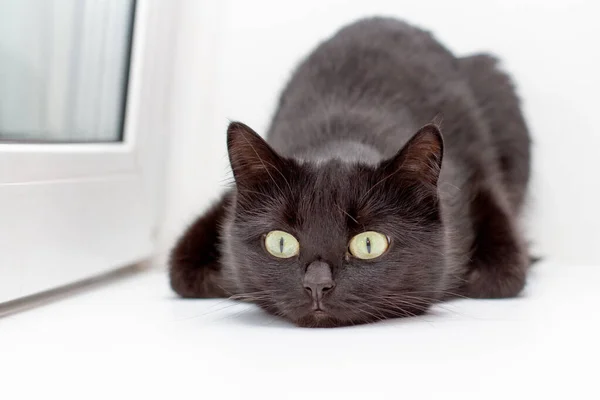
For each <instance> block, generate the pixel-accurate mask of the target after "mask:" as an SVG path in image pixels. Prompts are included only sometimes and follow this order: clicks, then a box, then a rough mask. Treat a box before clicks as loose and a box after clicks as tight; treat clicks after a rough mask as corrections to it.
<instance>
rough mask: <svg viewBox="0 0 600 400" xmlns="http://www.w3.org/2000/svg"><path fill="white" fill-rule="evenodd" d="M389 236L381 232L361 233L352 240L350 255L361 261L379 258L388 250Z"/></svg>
mask: <svg viewBox="0 0 600 400" xmlns="http://www.w3.org/2000/svg"><path fill="white" fill-rule="evenodd" d="M388 245H389V241H388V238H387V236H385V235H384V234H382V233H379V232H373V231H367V232H363V233H359V234H358V235H356V236H354V237H353V238H352V239H351V240H350V245H349V246H348V247H349V248H350V254H352V255H353V256H354V257H356V258H360V259H361V260H371V259H373V258H377V257H379V256H380V255H382V254H383V253H385V251H386V250H387V248H388Z"/></svg>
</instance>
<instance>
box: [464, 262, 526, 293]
mask: <svg viewBox="0 0 600 400" xmlns="http://www.w3.org/2000/svg"><path fill="white" fill-rule="evenodd" d="M526 272H527V263H521V262H519V263H516V264H512V265H510V264H505V265H481V264H479V265H476V266H475V267H474V268H473V269H472V270H471V271H470V272H469V273H468V274H467V276H466V281H465V285H464V295H465V296H467V297H474V298H481V299H496V298H507V297H516V296H518V295H519V293H521V291H522V290H523V288H524V287H525V283H526V275H527V273H526Z"/></svg>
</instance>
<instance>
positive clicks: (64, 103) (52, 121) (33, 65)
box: [0, 0, 135, 142]
mask: <svg viewBox="0 0 600 400" xmlns="http://www.w3.org/2000/svg"><path fill="white" fill-rule="evenodd" d="M134 8H135V2H134V1H133V0H0V141H3V142H7V141H8V142H13V141H15V142H107V141H119V140H121V139H122V128H123V119H124V114H125V99H126V87H127V79H128V70H129V55H130V42H131V32H132V25H133V14H134Z"/></svg>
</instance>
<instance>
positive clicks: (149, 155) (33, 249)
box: [0, 0, 178, 303]
mask: <svg viewBox="0 0 600 400" xmlns="http://www.w3.org/2000/svg"><path fill="white" fill-rule="evenodd" d="M177 3H178V2H168V1H161V0H137V2H136V13H135V22H134V32H133V42H132V54H131V63H130V72H129V82H128V95H127V105H126V116H125V129H124V141H123V142H117V143H88V144H15V143H10V144H9V143H6V144H2V143H0V303H2V302H6V301H9V300H14V299H17V298H20V297H23V296H27V295H31V294H35V293H39V292H41V291H45V290H48V289H53V288H56V287H58V286H61V285H65V284H69V283H73V282H76V281H78V280H81V279H85V278H89V277H92V276H94V275H97V274H100V273H104V272H107V271H110V270H113V269H116V268H120V267H123V266H127V265H130V264H132V263H136V262H139V261H142V260H144V259H148V258H150V257H151V256H152V255H153V252H154V251H155V239H156V231H157V223H158V220H159V218H160V215H161V208H162V196H161V188H162V187H163V181H164V179H163V176H164V175H163V169H164V162H163V161H164V155H165V154H166V149H165V147H166V145H167V132H166V130H167V128H168V117H169V113H170V110H169V104H170V103H171V102H170V99H169V95H170V87H169V83H170V81H171V79H172V76H171V64H172V62H173V59H174V51H175V45H174V43H175V29H174V28H175V26H176V24H177V19H178V6H177Z"/></svg>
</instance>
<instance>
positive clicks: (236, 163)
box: [227, 122, 285, 187]
mask: <svg viewBox="0 0 600 400" xmlns="http://www.w3.org/2000/svg"><path fill="white" fill-rule="evenodd" d="M227 150H228V152H229V162H230V163H231V169H232V171H233V176H234V177H235V181H236V183H237V185H238V186H241V187H247V186H253V185H255V184H258V183H262V182H268V181H272V180H274V179H276V178H277V179H278V176H279V175H280V174H281V171H282V169H283V168H285V165H284V164H285V159H284V158H282V157H281V156H279V155H278V154H277V153H276V152H275V150H273V149H272V148H271V146H269V145H268V144H267V142H266V141H265V140H264V139H263V138H261V137H260V136H259V135H258V134H257V133H256V132H254V131H253V130H252V128H250V127H249V126H247V125H245V124H242V123H241V122H232V123H230V124H229V128H227Z"/></svg>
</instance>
